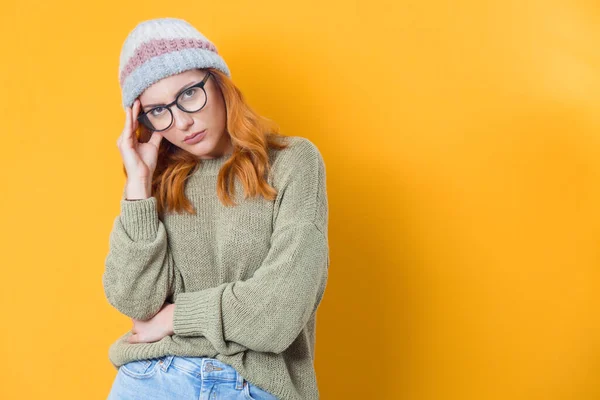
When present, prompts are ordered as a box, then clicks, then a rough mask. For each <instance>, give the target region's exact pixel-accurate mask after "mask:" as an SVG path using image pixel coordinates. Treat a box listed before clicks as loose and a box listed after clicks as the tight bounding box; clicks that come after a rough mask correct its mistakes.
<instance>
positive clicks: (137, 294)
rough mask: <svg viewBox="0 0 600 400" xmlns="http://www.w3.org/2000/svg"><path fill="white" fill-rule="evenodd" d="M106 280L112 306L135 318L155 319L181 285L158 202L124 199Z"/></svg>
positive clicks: (111, 243) (111, 240)
mask: <svg viewBox="0 0 600 400" xmlns="http://www.w3.org/2000/svg"><path fill="white" fill-rule="evenodd" d="M104 264H105V269H104V274H103V276H102V283H103V286H104V293H105V295H106V298H107V299H108V301H109V303H110V304H111V305H112V306H113V307H115V308H116V309H117V310H119V311H120V312H121V313H122V314H125V315H127V316H129V317H131V318H136V319H140V320H148V319H150V318H152V317H153V316H154V315H155V314H156V313H157V312H158V311H160V309H161V307H162V306H163V304H164V303H165V301H166V300H167V299H168V298H169V297H170V296H171V295H172V294H173V293H174V288H175V287H176V286H177V285H180V284H181V282H180V281H181V276H180V275H179V273H178V271H177V269H176V268H175V264H174V262H173V256H172V254H171V251H170V249H169V244H168V240H167V232H166V230H165V227H164V225H163V223H162V221H160V219H159V217H158V212H157V209H156V198H155V197H149V198H147V199H142V200H137V201H128V200H125V196H124V195H123V197H122V198H121V213H120V215H119V216H117V217H116V218H115V220H114V223H113V227H112V231H111V233H110V238H109V251H108V255H107V256H106V258H105V263H104Z"/></svg>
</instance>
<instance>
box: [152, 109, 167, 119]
mask: <svg viewBox="0 0 600 400" xmlns="http://www.w3.org/2000/svg"><path fill="white" fill-rule="evenodd" d="M164 109H165V108H164V107H156V108H153V109H152V110H151V111H150V114H152V116H153V117H158V116H160V115H161V114H163V113H162V112H160V111H162V110H164Z"/></svg>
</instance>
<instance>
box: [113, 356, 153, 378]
mask: <svg viewBox="0 0 600 400" xmlns="http://www.w3.org/2000/svg"><path fill="white" fill-rule="evenodd" d="M160 360H161V359H160V358H149V359H146V360H135V361H131V362H128V363H127V364H123V365H121V368H119V369H120V370H121V371H123V373H124V374H126V375H129V376H131V377H132V378H137V379H145V378H150V377H151V376H153V375H154V374H155V373H156V370H157V369H158V367H159V365H160Z"/></svg>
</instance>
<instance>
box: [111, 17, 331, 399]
mask: <svg viewBox="0 0 600 400" xmlns="http://www.w3.org/2000/svg"><path fill="white" fill-rule="evenodd" d="M230 77H231V75H230V73H229V69H228V67H227V65H226V64H225V61H224V60H223V59H222V57H221V56H220V55H219V54H218V53H217V50H216V48H215V46H214V45H213V44H212V43H211V42H210V41H208V39H206V37H204V36H203V35H202V34H201V33H200V32H198V31H197V30H196V29H195V28H194V27H192V26H191V25H190V24H189V23H188V22H186V21H184V20H181V19H176V18H159V19H154V20H148V21H144V22H141V23H139V24H138V25H137V26H136V27H135V29H133V31H131V33H130V34H129V36H128V37H127V39H126V40H125V43H124V45H123V49H122V52H121V58H120V76H119V78H120V87H121V90H122V100H123V106H124V108H125V113H126V119H125V128H124V130H123V132H122V133H121V135H120V137H119V138H118V140H117V145H118V147H119V151H120V153H121V156H122V158H123V163H124V172H125V174H126V177H127V180H126V185H125V190H124V192H123V197H122V198H121V203H120V215H119V216H117V217H116V218H115V221H114V225H113V228H112V231H111V233H110V241H109V244H110V247H109V252H108V255H107V257H106V262H105V270H104V274H103V277H102V282H103V286H104V291H105V294H106V297H107V299H108V301H109V303H110V304H111V305H112V306H113V307H115V308H116V309H117V310H118V311H119V312H121V313H122V314H124V315H127V316H129V317H130V318H131V319H132V322H133V328H132V329H131V331H129V332H127V333H125V334H124V335H122V336H121V337H120V338H119V339H117V341H116V342H114V343H113V344H112V345H111V346H110V349H109V359H110V361H111V363H112V364H113V365H114V366H115V368H117V369H118V373H117V376H116V379H115V381H114V383H113V385H112V389H111V391H110V394H109V399H144V400H149V399H190V400H191V399H199V398H200V399H243V398H245V399H317V398H319V391H318V389H317V382H316V376H315V371H314V366H313V361H314V351H315V323H316V311H317V307H318V306H319V304H320V302H321V299H322V297H323V294H324V291H325V286H326V282H327V276H328V269H329V247H328V240H327V222H328V203H327V191H326V179H325V165H324V162H323V158H322V156H321V154H320V152H319V150H318V149H317V148H316V146H315V145H314V144H313V143H312V142H310V141H309V140H308V139H305V138H302V137H299V136H283V135H281V134H279V133H278V132H277V131H276V129H275V128H274V127H273V126H272V124H270V123H269V121H268V120H267V119H265V118H262V117H260V116H258V115H257V114H256V113H255V112H254V111H252V109H251V108H250V107H249V106H248V105H247V104H246V103H245V100H244V98H243V96H242V94H241V92H240V91H239V90H238V89H237V88H236V86H235V85H234V84H233V82H232V81H231V79H230ZM163 138H164V140H163Z"/></svg>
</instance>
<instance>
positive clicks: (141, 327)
mask: <svg viewBox="0 0 600 400" xmlns="http://www.w3.org/2000/svg"><path fill="white" fill-rule="evenodd" d="M174 310H175V304H170V303H165V305H164V306H163V308H161V309H160V311H159V312H158V313H156V315H155V316H154V317H152V318H151V319H149V320H147V321H142V320H139V319H135V318H132V319H131V321H132V322H133V328H131V332H132V335H131V336H129V337H128V338H127V341H128V342H129V343H152V342H158V341H159V340H160V339H162V338H164V337H165V336H171V335H173V333H174V332H173V311H174Z"/></svg>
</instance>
